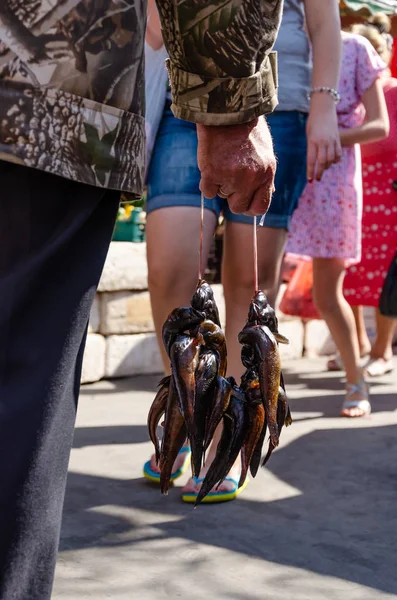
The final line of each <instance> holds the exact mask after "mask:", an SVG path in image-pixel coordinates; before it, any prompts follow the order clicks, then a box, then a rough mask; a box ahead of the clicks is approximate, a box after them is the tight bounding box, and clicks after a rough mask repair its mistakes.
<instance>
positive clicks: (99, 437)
mask: <svg viewBox="0 0 397 600" xmlns="http://www.w3.org/2000/svg"><path fill="white" fill-rule="evenodd" d="M147 441H148V433H147V426H146V425H109V427H77V428H76V429H75V433H74V440H73V448H84V447H86V446H108V445H116V446H117V445H119V444H146V442H147Z"/></svg>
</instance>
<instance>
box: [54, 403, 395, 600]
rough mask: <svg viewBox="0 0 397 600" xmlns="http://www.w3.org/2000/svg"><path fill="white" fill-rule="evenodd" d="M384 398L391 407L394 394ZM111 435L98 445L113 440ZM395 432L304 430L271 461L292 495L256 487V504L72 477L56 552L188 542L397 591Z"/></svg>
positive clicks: (139, 482)
mask: <svg viewBox="0 0 397 600" xmlns="http://www.w3.org/2000/svg"><path fill="white" fill-rule="evenodd" d="M325 400H327V399H325ZM382 401H384V402H385V403H386V404H387V405H388V406H392V405H393V406H394V407H395V404H396V399H395V398H393V399H390V398H388V399H385V397H384V396H383V397H382ZM306 402H307V399H306V400H299V410H305V403H306ZM307 409H308V410H309V406H308V407H307ZM109 429H111V430H113V429H114V431H113V432H112V434H111V435H110V436H108V435H107V434H106V432H104V431H102V434H104V437H103V440H106V439H113V438H114V435H113V434H117V431H116V430H115V428H109ZM138 433H139V434H140V432H139V431H138ZM396 434H397V430H396V426H394V425H393V426H384V427H381V426H378V427H371V426H368V427H362V426H360V427H357V428H355V427H354V426H353V427H352V428H348V429H334V430H332V429H326V430H321V431H314V432H311V433H308V434H307V435H303V436H302V437H300V438H298V439H297V440H295V441H293V442H292V443H290V444H289V445H287V446H285V447H281V448H280V449H279V450H278V451H277V452H275V454H274V456H273V457H272V460H271V462H270V463H269V470H270V471H271V472H272V473H273V474H274V475H275V476H276V477H277V478H278V479H280V480H281V481H283V482H286V483H287V484H289V485H290V486H293V487H294V488H296V489H297V490H298V495H295V496H293V497H289V498H284V499H282V500H276V501H271V500H269V499H267V497H266V489H264V487H263V486H262V487H261V488H259V486H258V489H259V494H260V495H262V497H260V495H259V494H258V496H257V497H256V498H255V500H250V499H248V498H247V497H246V496H244V495H242V496H241V497H240V498H239V500H238V501H236V502H234V503H233V502H232V503H229V504H225V505H222V506H220V505H211V506H201V507H199V508H198V509H197V510H195V511H194V510H193V509H192V507H191V506H189V505H184V504H183V503H181V501H180V500H179V493H180V492H179V490H178V489H174V490H171V492H170V495H169V496H167V497H161V496H160V493H159V490H158V489H157V488H156V489H153V487H154V486H151V485H149V484H148V483H147V482H145V481H144V480H142V479H136V480H132V481H127V480H121V479H111V478H106V477H96V476H89V475H81V474H76V473H73V472H72V473H70V474H69V479H68V490H67V495H66V503H65V515H64V523H63V534H62V541H61V550H71V549H80V548H87V547H93V546H97V547H106V546H126V545H132V544H135V543H141V542H143V541H145V540H152V541H153V540H159V541H162V540H164V541H166V540H168V539H170V538H171V539H172V538H176V539H185V540H189V541H191V542H196V543H199V544H208V545H211V546H216V547H219V548H227V549H229V550H232V551H234V552H237V553H239V554H241V555H243V556H244V555H245V556H249V557H255V558H258V559H264V560H266V561H271V562H273V563H276V564H281V565H288V566H291V567H298V568H303V569H307V570H310V571H312V572H314V573H317V574H321V575H327V576H333V577H337V578H340V579H345V580H347V581H351V582H356V583H358V584H361V585H365V586H369V587H372V588H373V589H378V590H381V591H384V592H388V593H391V594H397V569H396V560H395V547H396V544H397V506H396V498H397V477H396ZM94 441H96V440H95V439H94ZM105 443H106V442H105ZM111 443H113V442H111ZM262 476H263V475H262ZM260 477H261V473H259V474H258V478H260ZM268 498H269V497H268ZM109 506H110V507H111V511H110V512H109V511H108V510H106V507H109ZM93 509H95V510H93ZM131 509H133V511H140V512H139V513H138V512H137V513H135V514H134V512H132V511H131ZM142 512H143V513H144V514H147V515H148V517H147V518H148V522H149V523H150V526H149V525H148V523H146V522H145V516H144V517H143V518H141V517H139V514H140V515H142ZM153 513H154V518H153ZM137 514H138V517H137V516H136V515H137ZM170 516H172V517H174V518H171V519H170V518H169V517H170Z"/></svg>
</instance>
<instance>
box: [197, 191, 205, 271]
mask: <svg viewBox="0 0 397 600" xmlns="http://www.w3.org/2000/svg"><path fill="white" fill-rule="evenodd" d="M203 230H204V195H203V194H201V210H200V250H199V266H198V278H199V281H201V280H202V278H203Z"/></svg>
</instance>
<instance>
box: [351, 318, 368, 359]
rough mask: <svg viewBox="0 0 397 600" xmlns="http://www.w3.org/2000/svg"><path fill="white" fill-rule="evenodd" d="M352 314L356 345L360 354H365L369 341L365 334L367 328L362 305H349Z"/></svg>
mask: <svg viewBox="0 0 397 600" xmlns="http://www.w3.org/2000/svg"><path fill="white" fill-rule="evenodd" d="M351 309H352V311H353V315H354V321H355V323H356V330H357V337H358V345H359V348H360V356H365V355H366V354H368V353H369V352H370V349H371V342H370V341H369V338H368V335H367V329H366V327H365V321H364V311H363V307H362V306H352V307H351Z"/></svg>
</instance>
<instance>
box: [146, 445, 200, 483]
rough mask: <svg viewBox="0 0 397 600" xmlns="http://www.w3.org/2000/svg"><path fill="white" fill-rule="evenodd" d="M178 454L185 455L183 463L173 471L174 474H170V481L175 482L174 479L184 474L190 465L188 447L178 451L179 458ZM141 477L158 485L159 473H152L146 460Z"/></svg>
mask: <svg viewBox="0 0 397 600" xmlns="http://www.w3.org/2000/svg"><path fill="white" fill-rule="evenodd" d="M179 454H186V458H185V462H184V463H183V465H182V466H181V467H180V469H178V470H177V471H175V473H172V475H171V477H170V481H175V479H178V478H179V477H181V476H182V475H183V474H184V473H185V472H186V470H187V468H188V466H189V464H190V455H191V452H190V446H183V448H181V449H180V450H179V452H178V456H179ZM143 476H144V477H145V478H146V479H148V480H149V481H154V482H155V483H160V473H157V472H156V471H153V469H152V468H151V466H150V460H148V461H147V462H146V463H145V464H144V466H143Z"/></svg>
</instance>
